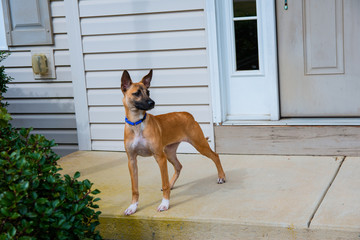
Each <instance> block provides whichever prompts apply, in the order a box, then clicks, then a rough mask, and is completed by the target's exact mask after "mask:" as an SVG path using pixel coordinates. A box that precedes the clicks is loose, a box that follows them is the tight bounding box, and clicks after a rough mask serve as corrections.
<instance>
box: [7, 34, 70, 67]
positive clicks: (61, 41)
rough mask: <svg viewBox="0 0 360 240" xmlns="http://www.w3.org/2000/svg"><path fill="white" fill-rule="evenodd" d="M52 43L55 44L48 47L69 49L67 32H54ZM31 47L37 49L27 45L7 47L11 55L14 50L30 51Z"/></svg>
mask: <svg viewBox="0 0 360 240" xmlns="http://www.w3.org/2000/svg"><path fill="white" fill-rule="evenodd" d="M54 43H55V44H54V45H52V46H51V47H50V48H51V49H53V50H67V49H69V42H68V36H67V34H54ZM31 49H39V48H34V47H29V46H25V47H9V50H10V51H12V53H11V55H13V54H14V52H24V51H30V50H31ZM47 49H48V48H47ZM11 55H10V57H11ZM30 64H31V63H30Z"/></svg>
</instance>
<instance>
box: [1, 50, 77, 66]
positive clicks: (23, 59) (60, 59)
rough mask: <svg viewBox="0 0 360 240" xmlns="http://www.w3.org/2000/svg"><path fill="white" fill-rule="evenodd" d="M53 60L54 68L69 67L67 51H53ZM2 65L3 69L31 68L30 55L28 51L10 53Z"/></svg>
mask: <svg viewBox="0 0 360 240" xmlns="http://www.w3.org/2000/svg"><path fill="white" fill-rule="evenodd" d="M54 58H55V65H56V66H70V54H69V51H55V52H54ZM2 64H3V65H4V66H5V67H31V53H30V51H26V52H12V53H11V55H10V56H8V57H7V58H6V59H5V60H3V61H2Z"/></svg>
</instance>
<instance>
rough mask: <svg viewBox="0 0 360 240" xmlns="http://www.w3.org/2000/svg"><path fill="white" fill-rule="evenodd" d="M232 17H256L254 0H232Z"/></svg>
mask: <svg viewBox="0 0 360 240" xmlns="http://www.w3.org/2000/svg"><path fill="white" fill-rule="evenodd" d="M233 4H234V8H233V9H234V17H250V16H256V0H233Z"/></svg>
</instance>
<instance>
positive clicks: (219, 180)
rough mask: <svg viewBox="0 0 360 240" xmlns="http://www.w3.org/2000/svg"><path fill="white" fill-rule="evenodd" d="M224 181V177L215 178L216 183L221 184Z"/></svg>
mask: <svg viewBox="0 0 360 240" xmlns="http://www.w3.org/2000/svg"><path fill="white" fill-rule="evenodd" d="M225 182H226V181H225V178H218V180H217V183H218V184H223V183H225Z"/></svg>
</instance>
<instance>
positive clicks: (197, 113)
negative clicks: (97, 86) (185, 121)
mask: <svg viewBox="0 0 360 240" xmlns="http://www.w3.org/2000/svg"><path fill="white" fill-rule="evenodd" d="M180 111H185V112H189V113H191V114H192V115H193V116H194V118H195V119H196V121H198V122H211V111H210V107H209V106H208V105H201V106H193V105H190V106H157V107H155V108H154V109H153V110H151V111H149V113H151V114H153V115H159V114H164V113H169V112H180ZM89 117H90V123H124V119H125V109H124V107H120V106H117V107H90V108H89Z"/></svg>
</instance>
